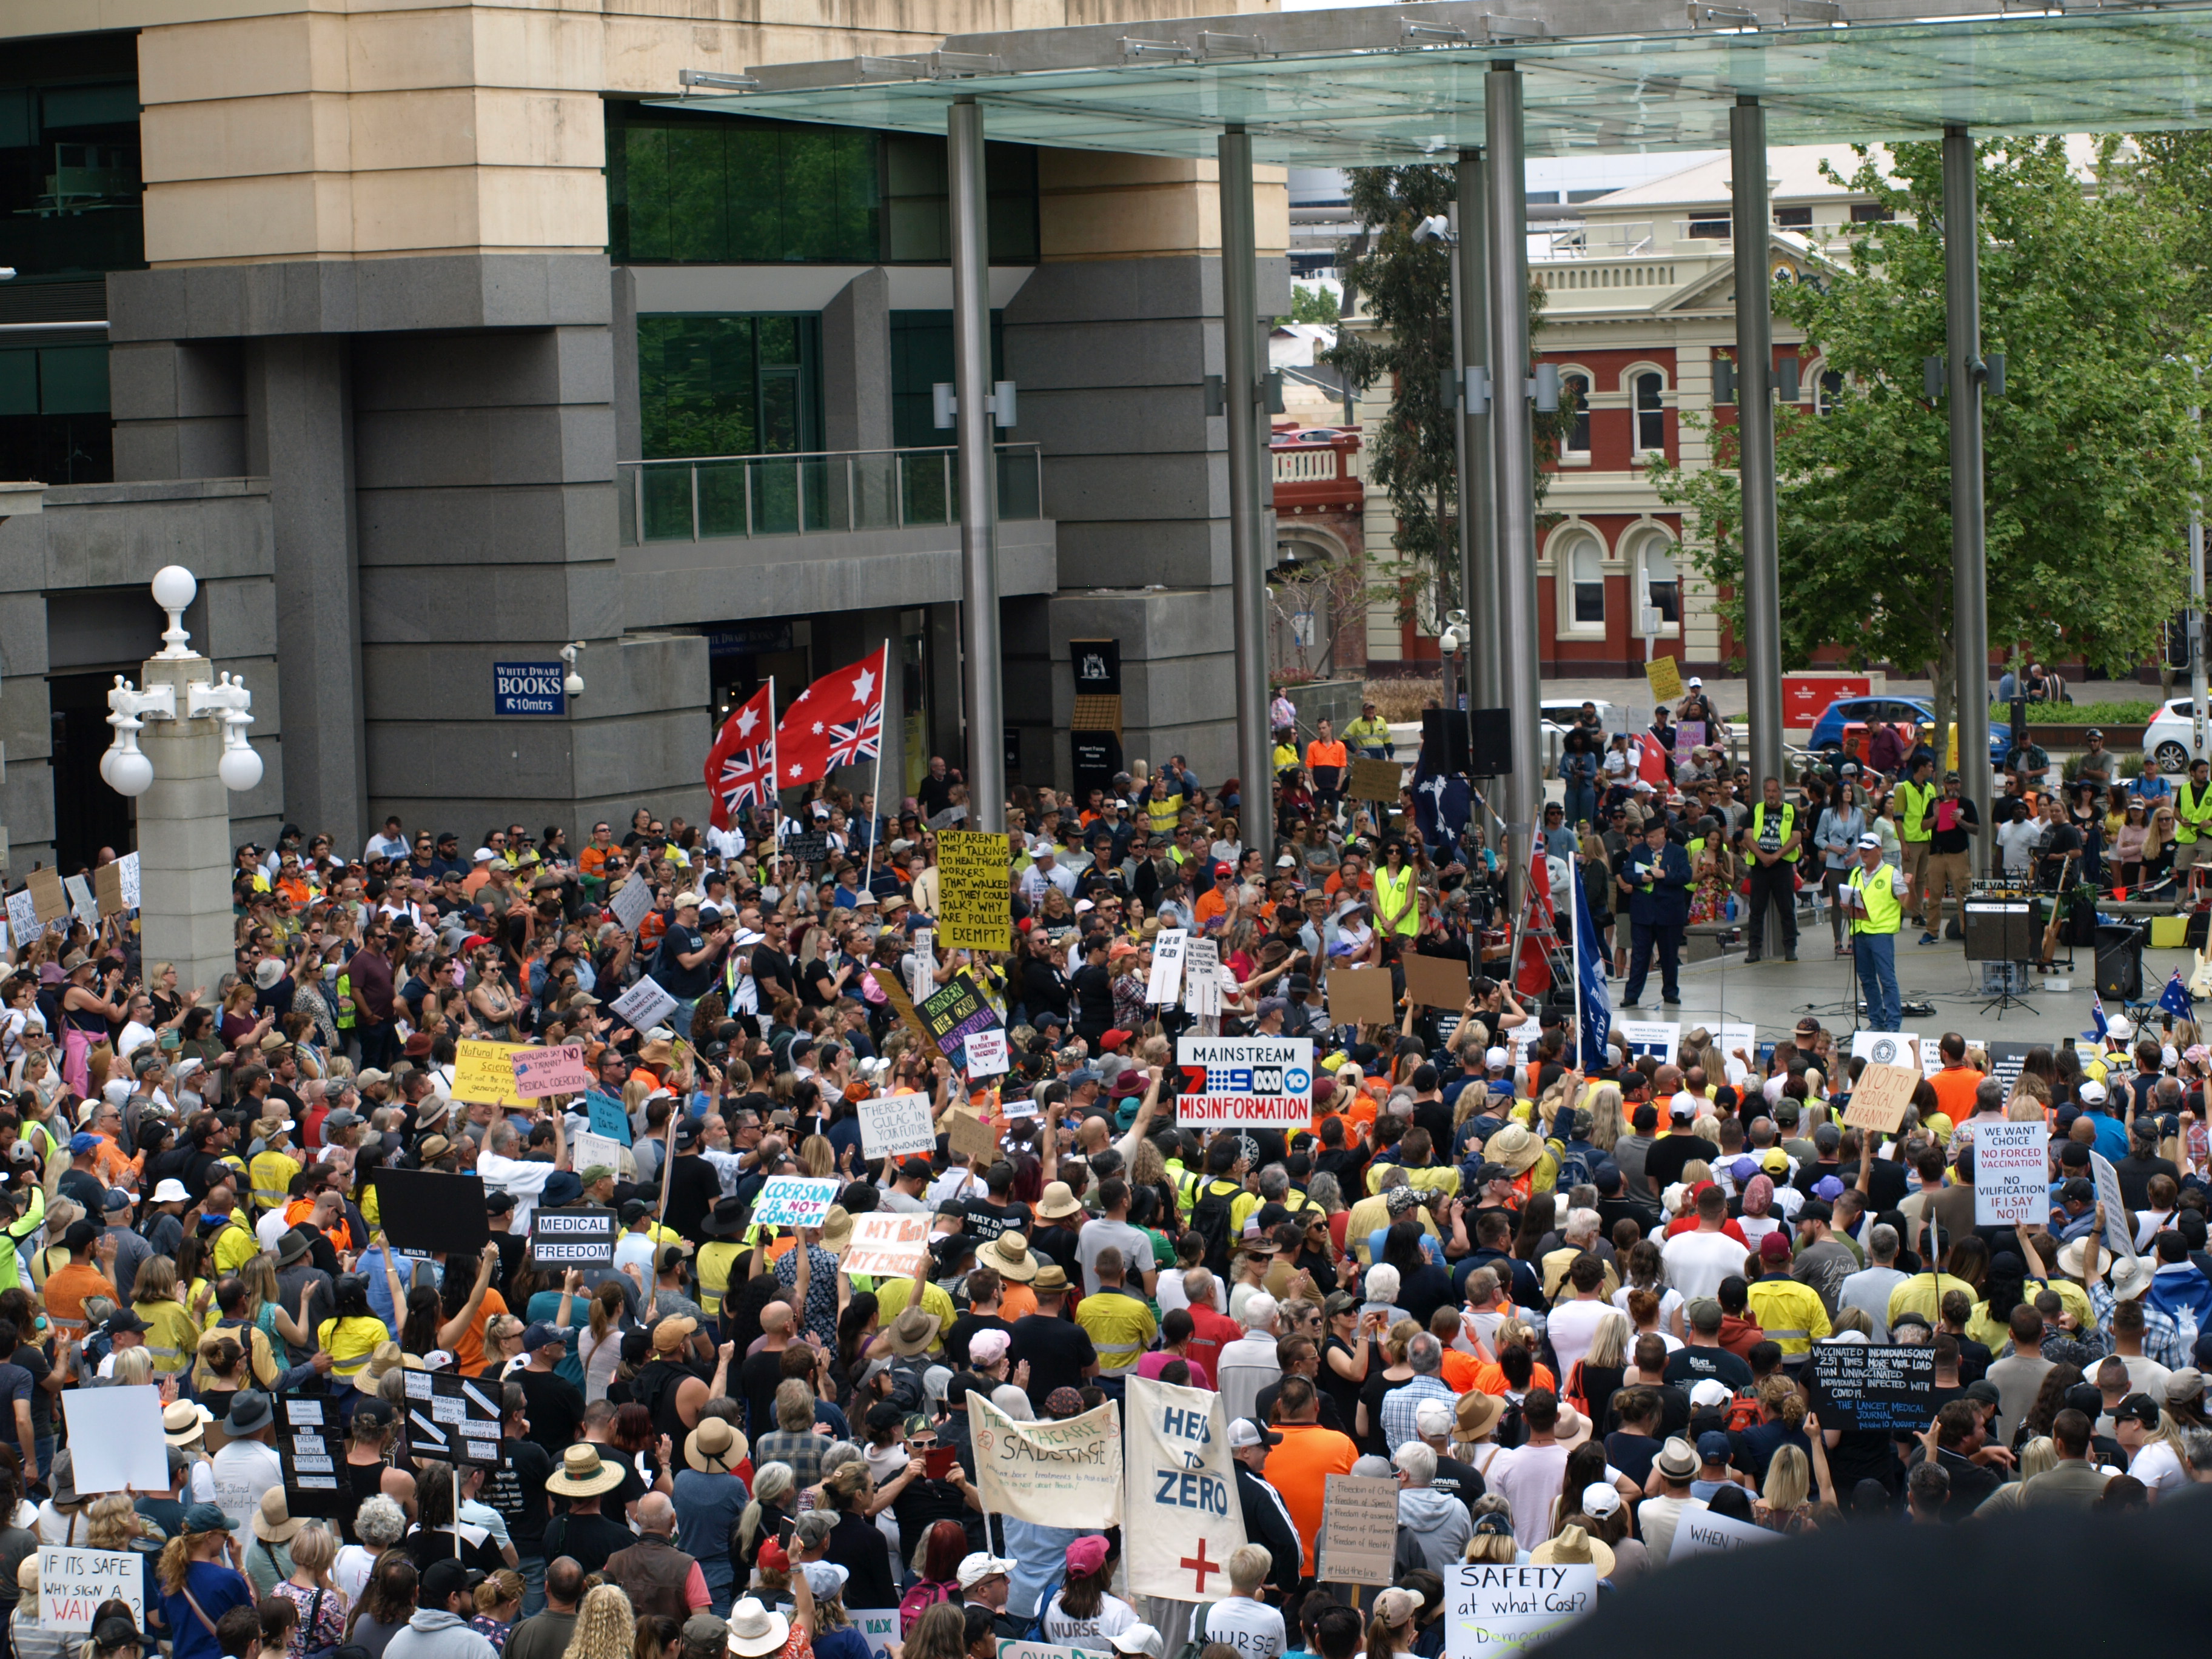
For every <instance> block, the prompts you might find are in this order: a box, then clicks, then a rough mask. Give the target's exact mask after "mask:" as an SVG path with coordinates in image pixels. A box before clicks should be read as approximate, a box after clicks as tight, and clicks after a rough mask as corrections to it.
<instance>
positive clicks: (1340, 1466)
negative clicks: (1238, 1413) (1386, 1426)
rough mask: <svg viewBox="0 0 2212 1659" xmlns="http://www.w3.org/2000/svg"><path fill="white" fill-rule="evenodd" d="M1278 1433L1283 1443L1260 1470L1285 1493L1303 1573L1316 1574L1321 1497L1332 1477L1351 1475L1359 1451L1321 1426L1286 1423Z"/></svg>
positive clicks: (1346, 1440) (1348, 1440)
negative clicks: (1301, 1548)
mask: <svg viewBox="0 0 2212 1659" xmlns="http://www.w3.org/2000/svg"><path fill="white" fill-rule="evenodd" d="M1275 1431H1276V1432H1277V1433H1278V1434H1279V1435H1281V1436H1282V1437H1283V1443H1282V1444H1280V1445H1279V1446H1277V1447H1276V1448H1275V1449H1273V1451H1271V1452H1269V1453H1268V1454H1267V1463H1266V1465H1265V1466H1264V1468H1262V1470H1261V1473H1262V1474H1265V1475H1266V1476H1267V1484H1268V1485H1269V1486H1273V1488H1274V1489H1275V1490H1276V1491H1277V1492H1279V1493H1280V1494H1282V1499H1283V1507H1284V1508H1285V1509H1286V1510H1289V1511H1290V1512H1291V1525H1292V1526H1294V1527H1295V1528H1297V1534H1298V1540H1299V1542H1300V1544H1301V1545H1302V1546H1303V1547H1304V1564H1305V1565H1304V1572H1305V1574H1306V1576H1307V1577H1312V1576H1313V1571H1314V1540H1315V1539H1316V1538H1317V1537H1318V1536H1320V1534H1321V1512H1322V1495H1323V1494H1324V1493H1325V1492H1327V1491H1328V1477H1329V1476H1331V1475H1332V1474H1351V1473H1352V1465H1353V1464H1354V1463H1356V1462H1358V1461H1359V1448H1358V1447H1357V1446H1355V1445H1354V1444H1353V1443H1352V1440H1351V1437H1349V1436H1346V1435H1341V1434H1339V1433H1338V1432H1337V1431H1335V1430H1334V1429H1324V1428H1323V1427H1322V1426H1321V1425H1320V1424H1318V1423H1284V1424H1279V1425H1276V1430H1275Z"/></svg>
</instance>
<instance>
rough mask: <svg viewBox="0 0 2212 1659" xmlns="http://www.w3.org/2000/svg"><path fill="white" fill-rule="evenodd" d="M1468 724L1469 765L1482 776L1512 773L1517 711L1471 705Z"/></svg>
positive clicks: (1504, 775) (1469, 767)
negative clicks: (1515, 715) (1514, 722)
mask: <svg viewBox="0 0 2212 1659" xmlns="http://www.w3.org/2000/svg"><path fill="white" fill-rule="evenodd" d="M1467 724H1468V744H1467V747H1468V768H1467V769H1468V771H1469V772H1471V773H1473V774H1474V775H1475V776H1476V777H1478V778H1502V777H1507V776H1510V775H1511V773H1512V771H1513V711H1512V710H1511V709H1510V708H1475V709H1470V710H1469V711H1468V717H1467Z"/></svg>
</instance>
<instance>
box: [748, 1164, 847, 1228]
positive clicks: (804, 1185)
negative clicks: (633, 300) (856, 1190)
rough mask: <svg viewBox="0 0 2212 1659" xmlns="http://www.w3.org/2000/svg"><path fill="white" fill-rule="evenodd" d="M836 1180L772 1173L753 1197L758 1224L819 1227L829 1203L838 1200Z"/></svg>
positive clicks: (764, 1225)
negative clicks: (820, 1179)
mask: <svg viewBox="0 0 2212 1659" xmlns="http://www.w3.org/2000/svg"><path fill="white" fill-rule="evenodd" d="M838 1190H839V1188H838V1184H837V1182H835V1181H811V1180H809V1179H808V1178H807V1177H806V1176H770V1177H769V1180H768V1182H767V1183H766V1184H765V1185H764V1186H763V1187H762V1188H761V1189H760V1196H759V1197H758V1198H757V1199H755V1200H753V1225H755V1226H757V1227H818V1226H820V1225H822V1218H823V1217H824V1216H826V1215H828V1214H829V1206H831V1205H832V1204H835V1203H836V1201H837V1194H838Z"/></svg>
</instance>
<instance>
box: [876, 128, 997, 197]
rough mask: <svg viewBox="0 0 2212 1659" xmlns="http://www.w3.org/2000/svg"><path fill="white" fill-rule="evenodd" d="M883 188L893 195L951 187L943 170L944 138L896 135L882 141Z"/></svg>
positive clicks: (940, 191) (929, 193)
mask: <svg viewBox="0 0 2212 1659" xmlns="http://www.w3.org/2000/svg"><path fill="white" fill-rule="evenodd" d="M985 148H986V149H989V146H986V147H985ZM950 189H951V184H950V183H949V181H948V180H947V179H946V178H945V140H944V139H942V138H923V137H912V136H896V135H895V136H893V137H890V138H889V139H887V140H885V141H884V191H885V192H886V193H887V194H889V195H891V196H894V197H897V196H943V195H944V194H945V192H946V191H948V190H950Z"/></svg>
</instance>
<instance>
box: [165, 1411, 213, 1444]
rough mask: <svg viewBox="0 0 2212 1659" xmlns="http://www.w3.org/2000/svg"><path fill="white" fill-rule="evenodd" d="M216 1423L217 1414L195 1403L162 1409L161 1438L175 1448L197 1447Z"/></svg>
mask: <svg viewBox="0 0 2212 1659" xmlns="http://www.w3.org/2000/svg"><path fill="white" fill-rule="evenodd" d="M214 1421H215V1413H213V1412H211V1411H210V1410H209V1409H208V1408H207V1407H205V1406H203V1405H200V1404H199V1403H197V1401H191V1400H179V1401H177V1402H176V1403H175V1404H174V1405H171V1406H164V1407H161V1437H162V1438H163V1439H165V1440H167V1442H168V1443H170V1444H171V1445H173V1446H196V1445H197V1444H198V1443H199V1442H200V1438H201V1437H202V1436H203V1435H204V1434H205V1433H206V1432H207V1425H209V1424H210V1423H212V1422H214Z"/></svg>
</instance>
